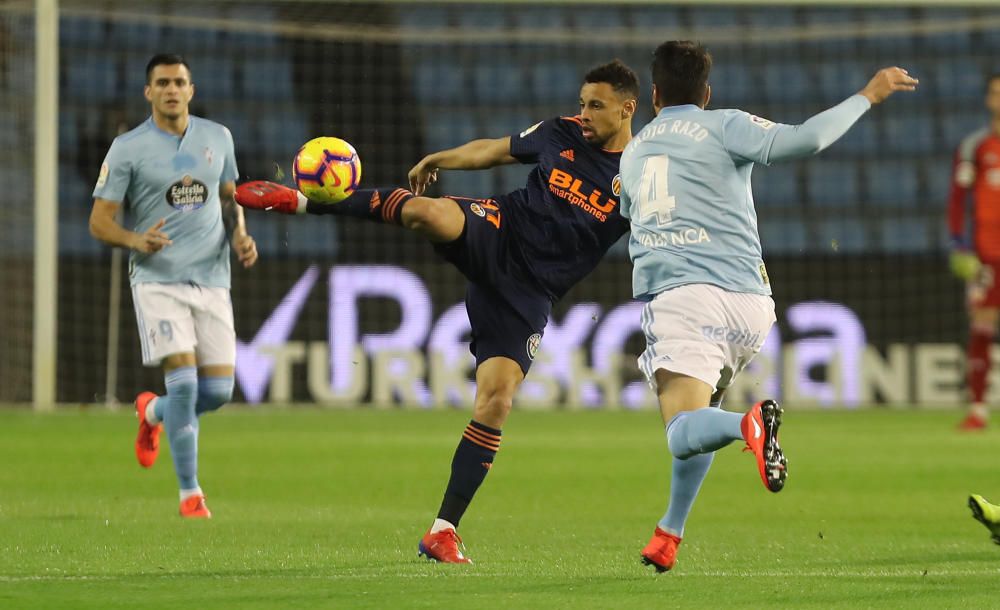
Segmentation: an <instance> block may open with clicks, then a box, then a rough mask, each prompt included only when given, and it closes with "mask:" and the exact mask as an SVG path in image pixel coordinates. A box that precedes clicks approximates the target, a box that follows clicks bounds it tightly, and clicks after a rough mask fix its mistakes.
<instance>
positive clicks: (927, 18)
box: [917, 8, 972, 57]
mask: <svg viewBox="0 0 1000 610" xmlns="http://www.w3.org/2000/svg"><path fill="white" fill-rule="evenodd" d="M921 17H922V21H923V22H924V23H927V24H933V25H941V24H945V23H949V22H954V21H963V20H966V19H969V18H970V17H971V14H970V13H969V11H968V9H964V8H925V9H923V12H922V15H921ZM917 44H918V46H919V47H920V50H921V51H922V52H925V53H927V54H928V55H930V56H931V57H940V56H947V55H949V54H965V53H968V52H969V50H970V49H971V48H972V36H971V35H970V34H969V31H968V30H967V29H965V28H957V29H955V30H953V31H950V32H942V33H932V34H920V35H918V43H917Z"/></svg>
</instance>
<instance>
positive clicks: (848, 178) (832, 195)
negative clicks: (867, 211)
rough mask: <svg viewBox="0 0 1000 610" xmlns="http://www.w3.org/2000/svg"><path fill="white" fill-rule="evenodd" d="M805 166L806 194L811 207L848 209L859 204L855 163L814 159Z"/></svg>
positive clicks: (856, 165) (856, 166)
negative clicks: (806, 177) (806, 178)
mask: <svg viewBox="0 0 1000 610" xmlns="http://www.w3.org/2000/svg"><path fill="white" fill-rule="evenodd" d="M806 165H807V171H808V173H807V175H808V180H807V181H806V194H807V195H808V197H809V201H810V202H811V203H812V204H813V205H816V206H824V207H849V206H854V205H856V204H858V203H859V202H860V193H859V189H858V164H857V163H856V162H854V161H839V160H832V159H822V160H815V159H814V160H811V161H809V162H808V163H807V164H806Z"/></svg>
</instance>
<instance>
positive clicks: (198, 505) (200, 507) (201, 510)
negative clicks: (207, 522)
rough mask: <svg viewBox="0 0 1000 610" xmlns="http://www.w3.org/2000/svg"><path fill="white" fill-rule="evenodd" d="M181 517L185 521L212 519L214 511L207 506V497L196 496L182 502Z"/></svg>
mask: <svg viewBox="0 0 1000 610" xmlns="http://www.w3.org/2000/svg"><path fill="white" fill-rule="evenodd" d="M180 513H181V516H182V517H184V518H185V519H211V518H212V511H210V510H208V506H206V505H205V496H203V495H202V494H194V495H193V496H188V497H187V498H185V499H184V500H181V509H180Z"/></svg>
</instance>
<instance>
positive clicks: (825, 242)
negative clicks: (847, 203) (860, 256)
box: [811, 216, 870, 255]
mask: <svg viewBox="0 0 1000 610" xmlns="http://www.w3.org/2000/svg"><path fill="white" fill-rule="evenodd" d="M868 225H869V222H868V221H866V220H864V219H862V218H856V217H851V216H847V217H838V218H828V219H826V220H824V221H823V222H819V223H816V239H815V241H814V242H812V247H811V250H812V251H813V252H816V253H825V254H830V255H835V254H854V253H858V252H864V251H866V250H867V249H868V248H869V246H870V243H869V242H870V239H869V237H868V230H867V227H868Z"/></svg>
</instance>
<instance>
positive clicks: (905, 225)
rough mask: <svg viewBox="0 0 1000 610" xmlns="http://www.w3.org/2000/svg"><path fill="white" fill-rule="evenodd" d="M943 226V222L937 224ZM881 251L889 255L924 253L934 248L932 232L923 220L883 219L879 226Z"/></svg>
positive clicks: (906, 218)
mask: <svg viewBox="0 0 1000 610" xmlns="http://www.w3.org/2000/svg"><path fill="white" fill-rule="evenodd" d="M938 224H940V225H941V226H944V224H945V223H944V222H943V220H942V221H941V222H939V223H938ZM879 233H880V237H881V246H882V250H883V251H885V252H886V253H890V254H902V253H914V252H925V251H929V250H932V249H933V248H934V240H933V233H934V230H933V228H932V227H931V226H928V221H927V220H926V219H924V218H910V217H906V216H899V217H893V218H883V219H882V222H881V226H880V231H879Z"/></svg>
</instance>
